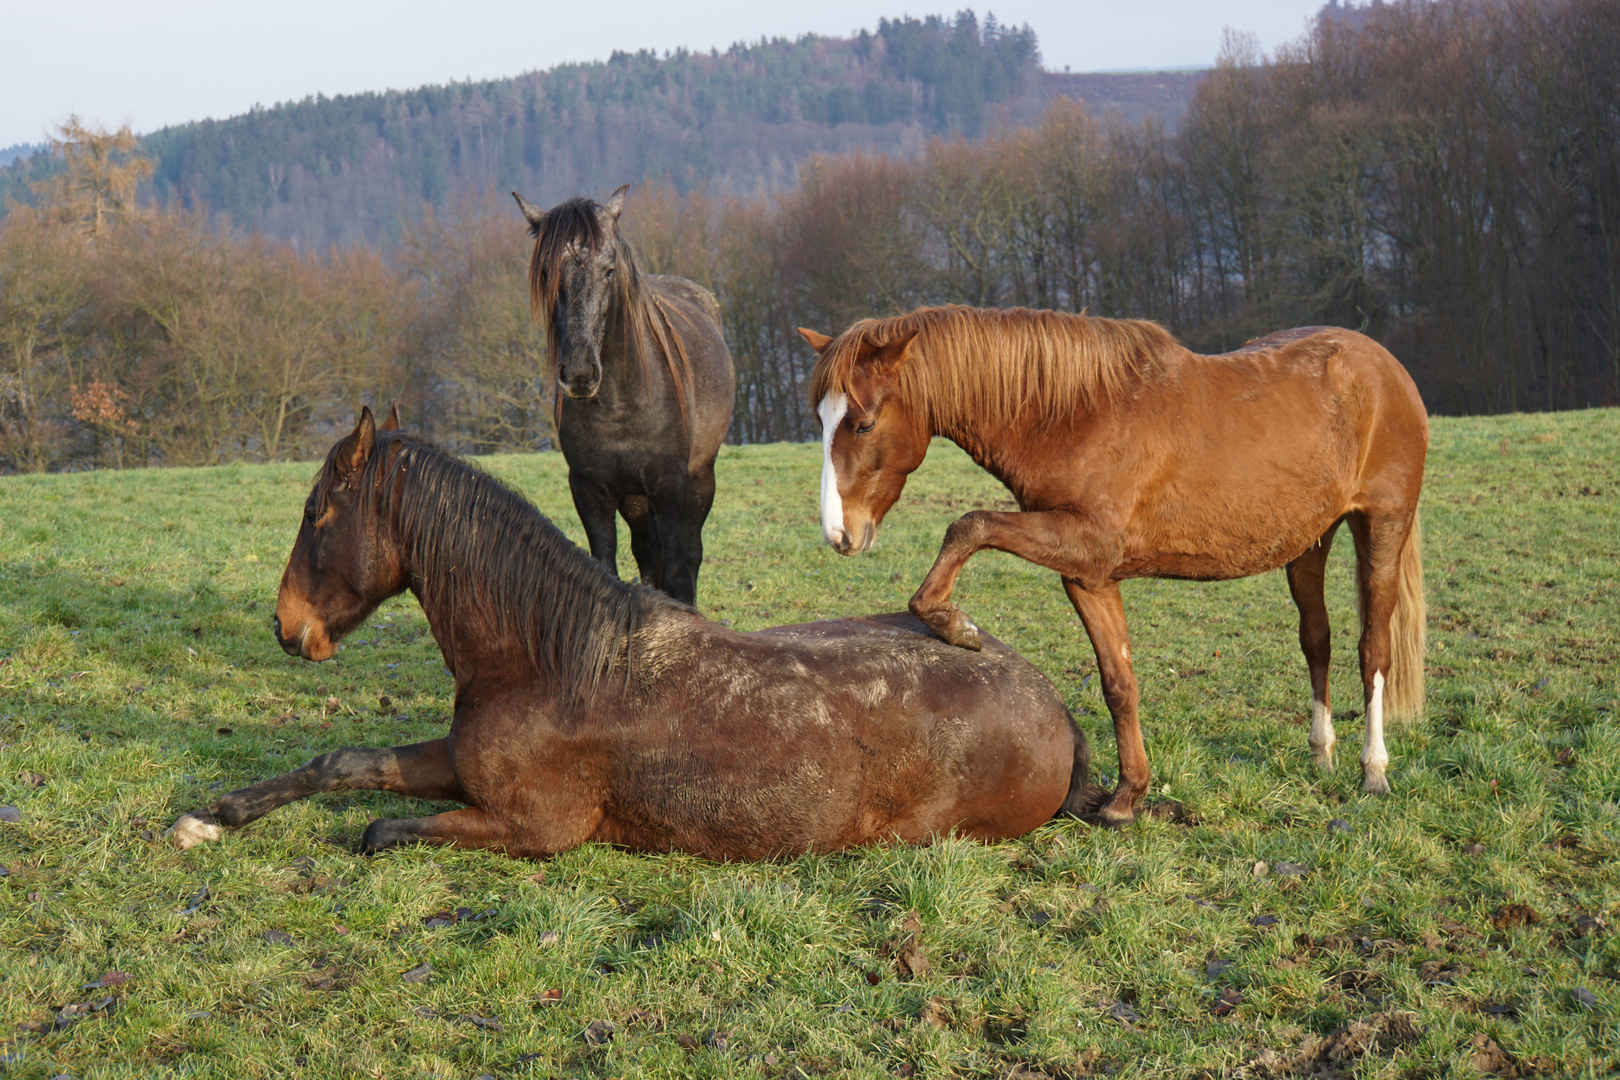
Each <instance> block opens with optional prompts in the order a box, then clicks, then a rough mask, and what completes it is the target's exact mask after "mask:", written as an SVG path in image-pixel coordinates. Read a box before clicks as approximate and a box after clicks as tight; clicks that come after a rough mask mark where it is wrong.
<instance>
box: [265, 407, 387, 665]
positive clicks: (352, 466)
mask: <svg viewBox="0 0 1620 1080" xmlns="http://www.w3.org/2000/svg"><path fill="white" fill-rule="evenodd" d="M390 425H391V426H390ZM398 426H399V421H398V419H397V415H396V414H395V413H393V412H390V414H389V420H388V422H387V423H385V424H384V426H383V430H385V431H388V430H393V429H394V428H397V427H398ZM377 430H378V429H377V425H376V422H375V421H374V420H373V419H372V416H371V410H370V409H365V408H363V409H361V410H360V422H359V423H358V424H356V425H355V428H354V431H353V432H352V433H350V434H349V435H347V436H345V437H344V438H342V439H340V440H339V441H338V443H337V445H336V446H334V447H332V450H331V452H330V453H328V454H327V455H326V464H325V465H324V466H322V468H321V472H320V475H319V476H317V477H316V478H315V487H314V489H313V490H312V491H311V492H310V493H309V498H308V499H307V500H306V501H305V503H304V520H303V522H302V523H301V524H300V525H299V527H298V538H297V539H296V540H295V541H293V549H292V554H290V555H289V556H287V569H286V570H285V571H284V572H283V573H282V575H281V594H280V596H278V597H277V598H276V615H275V618H274V620H272V622H271V624H270V625H271V629H273V630H274V631H275V634H276V641H277V642H279V643H280V644H281V647H282V648H283V649H285V650H286V651H287V652H288V653H289V654H291V655H293V656H302V657H303V658H304V659H306V660H327V659H330V658H331V657H332V656H333V654H335V653H336V652H337V643H338V641H339V640H340V639H341V638H342V637H343V635H344V634H347V633H348V632H349V631H350V630H353V629H354V628H355V627H356V626H359V625H360V623H361V622H363V621H364V620H365V618H366V616H367V615H370V614H371V613H372V611H374V610H375V609H376V607H377V605H378V604H380V603H382V602H383V601H384V600H386V599H388V598H389V597H390V596H395V595H398V594H399V593H400V592H402V591H403V590H404V588H405V585H406V577H405V573H404V569H403V565H402V559H401V557H400V554H399V552H398V551H397V550H395V549H394V548H393V547H392V545H390V544H389V543H388V542H387V541H386V539H385V538H384V537H383V536H382V535H381V533H382V531H383V530H381V529H380V528H378V525H379V524H380V521H379V518H378V509H377V506H378V500H377V499H376V498H374V497H373V496H374V495H375V494H376V493H375V492H374V491H372V490H370V489H371V488H374V487H375V486H376V484H377V482H378V477H379V476H380V475H381V473H380V471H379V470H378V469H377V468H369V469H368V468H367V465H368V464H370V463H371V460H372V458H373V456H375V455H376V454H378V453H379V452H380V451H379V450H378V442H377ZM378 464H379V465H380V464H381V462H378Z"/></svg>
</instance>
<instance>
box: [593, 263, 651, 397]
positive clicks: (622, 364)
mask: <svg viewBox="0 0 1620 1080" xmlns="http://www.w3.org/2000/svg"><path fill="white" fill-rule="evenodd" d="M650 288H651V287H650V286H648V285H646V284H645V281H644V282H643V289H642V293H641V297H640V301H639V303H640V304H641V306H642V307H643V309H644V310H642V311H634V310H632V311H626V310H625V304H624V301H622V300H620V299H619V298H618V297H617V296H615V297H614V298H613V300H612V303H611V305H610V306H609V308H608V314H607V332H606V333H605V334H604V335H603V338H602V382H603V383H605V384H608V385H609V386H611V387H612V390H611V392H612V393H613V394H615V395H619V396H622V397H623V398H628V399H634V400H640V399H641V398H642V397H643V395H644V393H645V392H646V391H647V389H648V388H649V384H650V383H652V382H653V381H654V380H656V379H658V378H659V377H660V373H661V372H662V371H663V370H664V361H663V358H662V357H660V356H658V355H657V350H658V343H657V341H656V339H654V338H653V336H652V335H651V334H646V335H643V337H642V343H643V344H644V345H645V346H646V348H647V351H648V355H647V356H646V357H645V358H643V357H642V356H640V355H639V354H638V353H637V351H636V332H635V325H636V322H637V321H638V320H640V319H642V318H645V317H650V318H653V319H656V318H658V312H657V311H656V310H653V304H654V300H653V297H652V294H651V292H650V291H649V290H650ZM600 392H601V391H600V390H599V391H598V393H600Z"/></svg>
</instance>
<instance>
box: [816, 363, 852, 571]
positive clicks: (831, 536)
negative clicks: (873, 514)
mask: <svg viewBox="0 0 1620 1080" xmlns="http://www.w3.org/2000/svg"><path fill="white" fill-rule="evenodd" d="M848 410H849V399H848V398H847V397H845V396H844V395H843V394H837V393H833V394H828V395H827V396H826V397H824V398H822V399H821V404H820V405H819V406H817V407H816V412H817V413H819V414H820V415H821V535H823V536H825V537H826V538H827V543H829V544H831V545H833V546H834V547H837V546H838V543H839V541H841V540H842V539H843V538H844V500H843V499H842V498H841V497H840V496H839V494H838V473H837V471H836V470H834V469H833V459H832V444H833V434H834V433H835V432H836V431H837V430H838V424H839V422H840V421H842V420H843V419H844V413H845V412H847V411H848Z"/></svg>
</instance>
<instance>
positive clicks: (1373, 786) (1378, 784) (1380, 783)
mask: <svg viewBox="0 0 1620 1080" xmlns="http://www.w3.org/2000/svg"><path fill="white" fill-rule="evenodd" d="M1361 790H1362V791H1365V792H1366V793H1367V794H1368V795H1388V794H1389V793H1390V789H1389V780H1388V779H1387V778H1386V777H1385V776H1384V774H1383V773H1363V774H1362V777H1361Z"/></svg>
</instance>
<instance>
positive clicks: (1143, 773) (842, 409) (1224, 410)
mask: <svg viewBox="0 0 1620 1080" xmlns="http://www.w3.org/2000/svg"><path fill="white" fill-rule="evenodd" d="M800 333H801V334H803V335H804V337H805V340H807V341H808V342H809V343H810V345H811V346H812V347H813V348H815V349H816V351H817V352H818V353H819V354H820V360H819V361H818V362H817V364H816V367H815V370H814V372H813V373H812V375H811V379H810V393H811V402H812V404H814V405H815V406H816V408H817V411H818V413H819V415H820V418H821V424H822V441H823V447H824V451H823V468H822V476H821V523H822V530H823V532H824V533H825V535H826V538H827V542H828V543H830V544H832V545H833V546H834V547H835V548H837V549H838V550H839V551H840V552H842V553H843V554H846V555H849V554H854V553H856V552H859V551H864V550H866V549H867V548H868V547H870V546H871V544H872V539H873V536H874V534H875V530H876V529H877V526H878V523H879V522H881V521H882V520H883V515H884V514H885V513H887V512H888V509H889V507H891V506H892V505H894V501H895V499H897V498H898V497H899V496H900V489H901V488H902V487H903V486H904V485H905V481H906V476H907V475H908V474H909V473H911V471H912V470H914V469H915V468H916V467H917V466H918V465H920V464H921V463H922V460H923V455H924V454H926V453H927V452H928V442H929V439H931V438H932V437H934V436H936V435H940V436H944V437H945V438H947V439H950V440H951V441H952V442H954V443H956V444H957V445H958V446H960V447H961V448H962V449H963V450H966V451H967V453H968V454H969V455H970V456H971V457H972V458H973V460H974V461H976V462H978V464H979V465H980V466H982V467H983V468H985V469H986V470H988V471H989V472H990V473H991V474H992V475H994V476H995V477H996V479H998V480H1000V481H1001V482H1002V483H1003V484H1005V485H1007V487H1008V489H1010V490H1011V492H1012V494H1013V496H1014V498H1015V499H1016V500H1017V502H1018V506H1019V510H1020V512H1019V513H1012V514H1004V513H993V512H990V511H987V510H976V511H973V512H972V513H969V514H966V515H964V516H963V517H961V518H959V519H958V520H957V521H955V522H953V523H952V524H951V526H950V528H949V529H948V530H946V533H945V542H944V545H943V547H941V549H940V553H939V558H938V559H937V560H936V561H935V563H934V566H933V569H932V570H930V571H929V573H928V576H927V577H926V578H925V579H924V580H923V583H922V585H921V587H920V588H918V590H917V592H916V594H915V595H914V596H913V597H912V598H911V611H912V613H913V614H915V615H916V616H917V617H918V618H919V619H921V620H922V621H923V622H925V623H927V624H928V626H929V627H931V628H932V629H933V630H934V631H935V632H936V633H938V634H939V635H940V637H942V638H944V639H945V640H946V641H949V642H951V643H953V644H956V645H961V646H965V647H967V648H969V649H974V648H978V647H979V643H980V641H981V637H980V634H979V631H978V628H977V627H975V626H974V625H973V623H972V621H971V620H970V619H968V617H967V616H966V615H964V614H963V613H962V611H961V610H960V609H958V608H957V607H956V606H955V605H953V604H952V603H951V602H950V598H951V589H952V586H953V585H954V583H955V581H956V575H957V573H958V572H959V571H960V570H961V569H962V565H963V564H964V563H965V562H967V560H968V558H969V557H970V556H971V555H973V553H974V552H976V551H979V550H981V549H983V548H994V549H996V550H999V551H1007V552H1011V553H1012V554H1014V555H1017V556H1019V557H1020V558H1024V559H1028V560H1029V561H1031V562H1034V563H1037V564H1038V565H1040V566H1044V567H1047V568H1048V569H1051V570H1055V571H1057V572H1058V574H1059V575H1061V576H1062V578H1063V587H1064V589H1065V590H1066V591H1067V592H1068V594H1069V600H1070V601H1071V602H1072V603H1073V604H1074V607H1075V610H1076V611H1078V612H1079V614H1080V621H1081V623H1082V624H1083V625H1084V626H1085V629H1086V633H1087V634H1089V635H1090V636H1091V644H1092V648H1093V649H1094V650H1095V651H1096V654H1097V666H1098V669H1099V671H1100V672H1101V676H1102V678H1101V681H1102V689H1103V696H1104V699H1105V700H1106V701H1107V703H1108V711H1109V712H1110V713H1111V714H1112V715H1113V720H1114V736H1115V739H1116V740H1117V742H1118V745H1119V785H1118V787H1117V788H1116V789H1115V791H1114V794H1113V797H1112V798H1111V799H1110V800H1109V802H1108V804H1107V805H1106V806H1105V807H1103V809H1102V813H1101V815H1100V816H1101V817H1102V818H1103V820H1105V821H1110V822H1115V823H1118V822H1125V821H1129V820H1131V819H1132V817H1133V816H1134V814H1135V805H1136V802H1137V800H1138V799H1139V798H1141V796H1142V795H1143V793H1145V792H1146V791H1147V788H1148V762H1147V754H1146V752H1145V751H1144V749H1143V746H1142V732H1141V727H1140V726H1139V724H1138V721H1137V701H1138V692H1137V683H1136V676H1135V674H1134V672H1133V671H1132V669H1131V649H1130V638H1129V635H1128V633H1127V631H1126V627H1125V608H1124V604H1123V602H1122V600H1121V598H1120V591H1119V583H1120V582H1121V581H1124V580H1125V579H1127V578H1136V577H1158V578H1185V579H1189V580H1195V581H1218V580H1224V579H1228V578H1238V577H1246V576H1248V575H1250V574H1259V573H1263V572H1265V571H1267V570H1274V569H1276V568H1277V567H1280V566H1286V567H1287V568H1288V586H1289V589H1290V590H1291V591H1292V593H1293V596H1294V602H1295V603H1296V604H1297V605H1298V606H1299V641H1300V645H1301V647H1302V648H1303V649H1304V652H1305V661H1306V664H1307V665H1308V667H1309V668H1310V676H1311V692H1312V697H1313V699H1314V700H1313V703H1312V707H1311V733H1310V745H1311V750H1312V752H1313V754H1314V757H1315V760H1316V763H1317V764H1318V765H1319V766H1321V767H1323V768H1332V766H1333V742H1334V735H1333V721H1332V713H1331V711H1330V709H1329V705H1328V651H1329V637H1328V616H1327V605H1326V603H1325V601H1324V599H1323V593H1322V582H1323V568H1324V565H1325V563H1326V562H1327V556H1328V548H1329V546H1330V545H1331V544H1332V542H1333V534H1334V531H1335V530H1336V529H1337V528H1338V527H1339V524H1340V523H1341V522H1344V523H1346V524H1348V525H1349V526H1350V534H1351V536H1352V537H1353V538H1354V540H1355V546H1356V569H1357V580H1358V594H1359V599H1360V602H1361V680H1362V690H1363V696H1364V699H1365V703H1366V718H1367V725H1366V738H1365V741H1364V744H1363V748H1362V752H1361V773H1362V787H1363V789H1364V790H1366V791H1369V792H1377V793H1387V792H1388V791H1389V782H1388V780H1387V779H1386V778H1385V768H1386V766H1387V764H1388V762H1389V755H1388V752H1387V751H1386V750H1385V749H1384V727H1383V724H1384V715H1385V709H1386V708H1387V709H1388V710H1389V715H1390V716H1391V718H1401V717H1406V716H1412V715H1415V714H1417V713H1419V712H1420V711H1421V710H1422V706H1423V641H1424V627H1423V620H1424V602H1423V564H1422V554H1421V535H1420V532H1419V528H1418V494H1419V491H1420V490H1421V488H1422V486H1423V461H1424V455H1425V453H1426V452H1427V448H1428V442H1429V422H1428V415H1427V413H1426V412H1425V410H1424V408H1423V402H1422V400H1421V399H1420V398H1419V397H1418V392H1417V388H1416V387H1415V386H1414V385H1413V384H1412V379H1411V377H1410V376H1408V375H1407V373H1406V371H1405V369H1404V368H1402V367H1401V365H1400V363H1399V362H1398V361H1396V359H1395V358H1394V357H1393V356H1391V355H1390V354H1389V353H1388V352H1387V351H1385V350H1384V348H1383V347H1382V346H1380V345H1379V344H1378V343H1377V342H1375V341H1373V340H1371V339H1370V338H1367V337H1365V336H1363V335H1361V334H1358V333H1355V332H1353V331H1350V330H1339V329H1335V328H1332V327H1308V328H1304V329H1298V330H1284V331H1282V332H1280V333H1276V334H1272V335H1270V336H1268V337H1263V338H1260V339H1259V340H1257V341H1252V342H1250V343H1249V344H1248V345H1246V346H1244V347H1243V348H1242V349H1239V350H1238V351H1237V352H1232V353H1226V354H1223V355H1220V356H1201V355H1198V354H1196V353H1193V352H1190V351H1188V350H1187V349H1185V348H1183V347H1182V346H1181V345H1180V344H1178V343H1177V342H1176V340H1175V338H1173V337H1172V336H1171V335H1170V334H1169V333H1168V332H1167V331H1165V330H1164V329H1163V328H1161V327H1159V326H1157V325H1155V324H1153V323H1150V322H1141V321H1136V320H1115V319H1096V318H1088V317H1086V316H1084V315H1069V314H1064V313H1060V312H1054V311H1032V310H1028V309H1022V308H1019V309H1014V310H1010V311H992V310H979V309H974V308H967V307H956V306H947V307H938V308H923V309H920V310H917V311H914V312H912V313H911V314H909V315H902V316H898V317H895V318H889V319H867V320H863V321H861V322H857V323H855V324H854V325H853V326H851V327H850V328H849V329H848V330H846V331H844V333H842V334H841V335H839V336H838V337H837V338H836V339H834V338H828V337H826V336H825V335H823V334H818V333H816V332H814V331H809V330H801V331H800Z"/></svg>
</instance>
